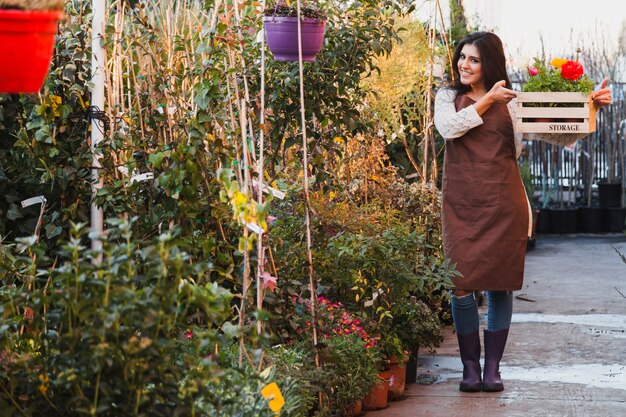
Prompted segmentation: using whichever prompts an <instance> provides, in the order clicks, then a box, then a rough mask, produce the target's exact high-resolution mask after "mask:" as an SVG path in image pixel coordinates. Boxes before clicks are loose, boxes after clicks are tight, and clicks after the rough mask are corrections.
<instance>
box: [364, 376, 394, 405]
mask: <svg viewBox="0 0 626 417" xmlns="http://www.w3.org/2000/svg"><path fill="white" fill-rule="evenodd" d="M378 378H379V380H380V381H379V382H378V384H376V385H374V386H373V387H372V388H371V389H370V392H369V393H368V394H367V395H366V396H365V398H363V409H364V410H382V409H383V408H387V395H388V393H389V380H390V379H391V371H383V372H379V373H378Z"/></svg>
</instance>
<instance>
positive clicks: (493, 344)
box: [483, 329, 509, 392]
mask: <svg viewBox="0 0 626 417" xmlns="http://www.w3.org/2000/svg"><path fill="white" fill-rule="evenodd" d="M508 335H509V329H504V330H498V331H496V332H489V331H487V330H485V333H484V336H485V338H484V339H485V369H484V373H483V391H486V392H498V391H502V390H503V389H504V385H503V384H502V379H501V378H500V360H501V359H502V354H503V353H504V346H505V345H506V339H507V337H508Z"/></svg>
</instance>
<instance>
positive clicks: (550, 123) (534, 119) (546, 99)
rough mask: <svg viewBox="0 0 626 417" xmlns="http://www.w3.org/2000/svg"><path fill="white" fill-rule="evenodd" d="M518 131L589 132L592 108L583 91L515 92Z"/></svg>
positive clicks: (593, 125) (593, 114) (593, 121)
mask: <svg viewBox="0 0 626 417" xmlns="http://www.w3.org/2000/svg"><path fill="white" fill-rule="evenodd" d="M515 117H516V119H517V120H516V125H515V128H516V130H517V131H518V132H522V133H554V134H561V135H562V134H563V133H573V134H579V133H591V132H594V131H595V130H596V108H595V105H594V104H593V100H592V99H591V94H586V93H519V94H518V95H517V108H516V112H515Z"/></svg>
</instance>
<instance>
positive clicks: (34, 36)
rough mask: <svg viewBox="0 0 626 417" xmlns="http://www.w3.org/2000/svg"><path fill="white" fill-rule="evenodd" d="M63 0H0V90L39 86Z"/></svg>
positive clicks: (27, 90) (18, 90)
mask: <svg viewBox="0 0 626 417" xmlns="http://www.w3.org/2000/svg"><path fill="white" fill-rule="evenodd" d="M64 4H65V1H64V0H0V56H1V57H2V61H1V63H0V93H36V92H38V91H39V90H40V89H41V86H42V85H43V82H44V79H45V78H46V74H47V73H48V68H49V66H50V60H51V59H52V51H53V48H54V35H55V34H56V31H57V23H58V21H59V20H60V19H61V17H62V16H63V12H62V10H63V7H64Z"/></svg>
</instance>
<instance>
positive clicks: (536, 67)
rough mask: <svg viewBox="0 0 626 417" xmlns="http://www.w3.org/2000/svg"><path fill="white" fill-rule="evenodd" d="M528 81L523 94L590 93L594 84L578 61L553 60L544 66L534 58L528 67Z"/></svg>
mask: <svg viewBox="0 0 626 417" xmlns="http://www.w3.org/2000/svg"><path fill="white" fill-rule="evenodd" d="M528 74H529V77H528V80H527V81H526V83H525V84H524V85H523V87H522V91H524V92H578V93H590V92H591V91H592V90H593V87H594V82H593V80H592V79H591V78H589V76H588V75H586V74H585V70H584V68H583V66H582V64H581V63H580V62H578V61H574V60H567V59H561V58H555V59H553V60H552V61H550V64H546V63H545V62H544V61H542V60H540V59H538V58H535V60H534V63H533V65H531V66H529V67H528Z"/></svg>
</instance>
